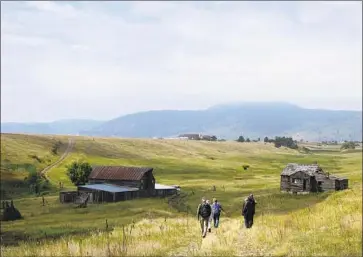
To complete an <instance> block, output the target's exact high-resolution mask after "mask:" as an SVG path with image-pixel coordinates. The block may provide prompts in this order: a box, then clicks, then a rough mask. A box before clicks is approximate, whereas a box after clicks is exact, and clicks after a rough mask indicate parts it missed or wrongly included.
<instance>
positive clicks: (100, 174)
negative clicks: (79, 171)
mask: <svg viewBox="0 0 363 257" xmlns="http://www.w3.org/2000/svg"><path fill="white" fill-rule="evenodd" d="M152 170H153V168H148V167H126V166H95V167H93V168H92V172H91V174H90V176H89V179H105V180H140V179H141V178H142V177H143V176H144V174H145V173H146V172H148V171H152Z"/></svg>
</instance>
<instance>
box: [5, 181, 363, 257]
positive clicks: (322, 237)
mask: <svg viewBox="0 0 363 257" xmlns="http://www.w3.org/2000/svg"><path fill="white" fill-rule="evenodd" d="M361 197H362V191H361V188H357V189H355V190H347V191H342V192H339V193H337V194H334V195H332V196H330V197H329V198H328V199H327V200H326V201H325V202H322V203H319V204H317V205H315V206H313V207H311V208H310V207H308V208H305V209H302V210H299V211H294V212H291V213H287V214H283V215H277V214H265V215H262V216H258V217H257V218H256V220H255V225H254V226H253V228H252V229H250V230H247V229H245V228H243V227H242V219H240V218H232V219H231V218H226V217H222V218H221V225H220V227H219V228H218V229H213V231H212V233H211V234H208V235H207V237H206V238H205V239H202V238H201V233H200V228H199V224H198V222H197V221H196V218H191V217H189V218H180V217H179V218H175V219H161V218H158V219H144V220H142V221H140V222H137V223H135V224H132V225H129V226H126V227H125V229H124V230H123V228H122V227H116V228H115V229H114V230H113V231H112V232H109V233H106V232H103V233H94V234H92V235H91V236H87V237H73V238H72V237H70V238H63V239H60V240H56V241H46V242H43V243H41V244H29V243H25V244H24V243H23V244H21V245H20V246H19V247H15V248H14V247H9V248H4V249H3V250H2V256H85V255H87V256H160V255H162V256H231V255H235V256H361V255H362V250H361V245H362V219H361V214H362V202H361Z"/></svg>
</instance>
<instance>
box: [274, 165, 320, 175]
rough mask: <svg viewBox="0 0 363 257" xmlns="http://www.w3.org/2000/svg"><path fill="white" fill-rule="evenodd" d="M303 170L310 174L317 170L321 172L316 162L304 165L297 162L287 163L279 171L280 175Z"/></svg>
mask: <svg viewBox="0 0 363 257" xmlns="http://www.w3.org/2000/svg"><path fill="white" fill-rule="evenodd" d="M299 171H301V172H304V173H307V174H309V175H310V176H314V175H315V174H316V173H317V172H322V169H321V168H320V167H319V165H317V164H311V165H304V164H297V163H289V164H288V165H287V166H286V167H285V169H283V171H282V172H281V175H285V176H290V175H292V174H295V173H296V172H299Z"/></svg>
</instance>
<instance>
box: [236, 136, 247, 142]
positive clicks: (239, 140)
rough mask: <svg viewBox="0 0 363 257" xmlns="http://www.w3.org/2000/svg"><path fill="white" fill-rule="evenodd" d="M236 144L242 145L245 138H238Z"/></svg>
mask: <svg viewBox="0 0 363 257" xmlns="http://www.w3.org/2000/svg"><path fill="white" fill-rule="evenodd" d="M237 142H240V143H243V142H245V138H244V137H243V136H239V138H238V139H237Z"/></svg>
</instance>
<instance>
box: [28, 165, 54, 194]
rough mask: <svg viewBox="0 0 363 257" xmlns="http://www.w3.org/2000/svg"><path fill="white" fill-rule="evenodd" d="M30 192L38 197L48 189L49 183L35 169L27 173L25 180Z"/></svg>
mask: <svg viewBox="0 0 363 257" xmlns="http://www.w3.org/2000/svg"><path fill="white" fill-rule="evenodd" d="M25 182H26V183H27V184H28V186H29V189H30V192H32V193H35V194H37V195H39V194H40V193H41V192H42V191H43V190H47V189H49V181H48V180H47V179H46V178H45V177H44V176H43V175H42V174H40V173H39V172H37V171H36V170H35V169H33V170H30V171H29V175H28V177H26V178H25Z"/></svg>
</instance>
